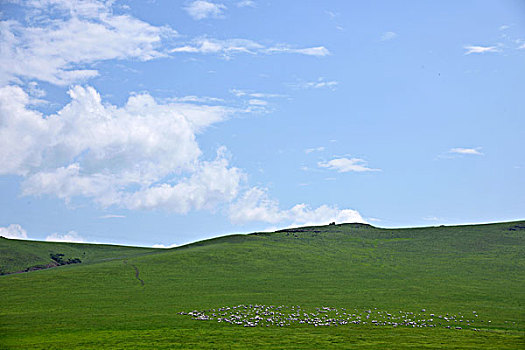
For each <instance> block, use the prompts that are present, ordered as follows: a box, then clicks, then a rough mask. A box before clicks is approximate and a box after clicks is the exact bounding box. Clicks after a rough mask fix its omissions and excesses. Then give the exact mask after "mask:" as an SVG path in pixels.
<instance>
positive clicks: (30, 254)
mask: <svg viewBox="0 0 525 350" xmlns="http://www.w3.org/2000/svg"><path fill="white" fill-rule="evenodd" d="M154 251H158V250H157V249H151V248H139V247H125V246H118V245H107V244H82V243H78V244H71V243H61V242H38V241H20V240H12V239H6V238H0V275H1V274H9V273H14V272H20V271H24V270H27V269H31V268H35V269H38V268H40V267H46V266H48V265H53V264H55V261H53V260H52V259H51V254H64V259H65V260H67V259H73V258H78V259H80V260H81V261H82V263H84V264H90V263H96V262H103V261H107V260H111V259H123V258H127V257H132V256H137V255H142V254H146V253H150V252H154Z"/></svg>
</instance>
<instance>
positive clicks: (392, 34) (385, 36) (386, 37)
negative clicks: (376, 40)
mask: <svg viewBox="0 0 525 350" xmlns="http://www.w3.org/2000/svg"><path fill="white" fill-rule="evenodd" d="M396 37H397V33H395V32H384V33H383V34H382V35H381V41H388V40H392V39H394V38H396Z"/></svg>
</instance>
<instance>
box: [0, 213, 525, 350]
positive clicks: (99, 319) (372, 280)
mask: <svg viewBox="0 0 525 350" xmlns="http://www.w3.org/2000/svg"><path fill="white" fill-rule="evenodd" d="M522 227H523V228H522ZM84 252H85V255H83V256H84V257H85V259H82V256H81V255H82V254H84ZM50 253H64V254H65V255H66V256H70V257H80V258H81V259H82V260H83V262H82V263H80V264H72V265H67V266H60V267H56V268H50V269H45V270H39V271H31V272H26V273H16V274H7V275H4V276H0V296H1V298H0V348H6V349H75V348H78V349H100V348H108V349H131V348H137V349H147V348H159V349H173V348H183V349H189V348H195V349H216V348H231V349H246V348H275V349H280V348H292V349H305V348H312V349H319V348H357V349H405V348H413V349H424V348H427V349H441V348H443V349H444V348H457V349H523V348H525V326H524V321H525V222H523V221H522V222H510V223H498V224H487V225H470V226H454V227H428V228H411V229H381V228H375V227H372V226H368V225H360V224H342V225H329V226H321V227H308V228H300V229H292V230H284V231H278V232H275V233H254V234H251V235H233V236H225V237H220V238H215V239H211V240H207V241H201V242H197V243H193V244H190V245H187V246H182V247H178V248H174V249H166V250H164V249H145V248H131V247H117V246H101V245H87V244H82V245H80V244H72V243H60V244H58V243H48V242H27V241H16V240H6V239H2V240H0V254H1V255H0V266H1V268H2V269H3V271H6V272H13V271H18V270H21V269H23V268H27V267H28V266H30V265H31V264H37V263H38V264H40V263H44V262H45V259H49V254H50ZM88 257H89V258H88ZM17 259H18V260H17ZM241 304H242V305H249V304H264V305H282V306H285V307H291V306H300V307H301V308H302V309H303V310H309V311H313V310H315V308H316V307H334V308H346V309H348V310H361V311H362V310H372V311H371V312H373V313H377V312H385V313H386V312H389V313H399V311H403V312H412V313H414V314H421V313H422V312H423V311H422V310H425V313H426V314H430V313H432V314H435V315H447V314H454V315H458V318H457V319H455V320H453V321H451V322H445V321H443V323H442V324H441V325H439V326H437V327H432V328H430V327H422V328H420V327H407V326H399V327H393V326H375V325H373V324H371V323H367V324H358V325H355V324H348V325H341V326H320V327H313V326H312V325H306V324H293V325H290V326H286V327H277V326H270V327H242V326H238V325H233V324H229V323H224V322H221V323H219V322H216V321H215V320H210V321H198V320H194V319H192V317H189V316H188V315H181V314H180V312H189V311H192V310H210V309H216V308H221V307H226V306H235V305H241ZM361 311H360V312H361ZM474 313H475V314H474ZM459 315H462V316H464V317H465V320H466V319H470V320H471V321H473V322H471V323H470V322H469V323H468V324H467V323H466V322H465V321H462V322H460V321H459V318H460V317H461V316H459ZM475 315H478V316H475ZM423 316H424V317H428V316H425V315H423ZM423 316H421V317H423ZM447 325H448V326H451V329H447V328H445V326H447ZM455 327H461V330H458V329H455Z"/></svg>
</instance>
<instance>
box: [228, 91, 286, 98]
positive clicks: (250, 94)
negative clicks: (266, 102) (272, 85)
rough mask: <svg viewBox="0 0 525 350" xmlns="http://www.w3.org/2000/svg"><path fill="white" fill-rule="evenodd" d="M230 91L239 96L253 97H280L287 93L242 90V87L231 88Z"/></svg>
mask: <svg viewBox="0 0 525 350" xmlns="http://www.w3.org/2000/svg"><path fill="white" fill-rule="evenodd" d="M230 93H232V94H233V95H235V96H237V97H253V98H278V97H286V96H285V95H281V94H270V93H266V92H253V91H248V90H241V89H230Z"/></svg>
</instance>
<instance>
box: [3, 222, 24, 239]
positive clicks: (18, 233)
mask: <svg viewBox="0 0 525 350" xmlns="http://www.w3.org/2000/svg"><path fill="white" fill-rule="evenodd" d="M0 236H2V237H5V238H11V239H28V238H27V232H26V230H24V229H23V228H22V226H20V225H19V224H11V225H9V226H7V227H0Z"/></svg>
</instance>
